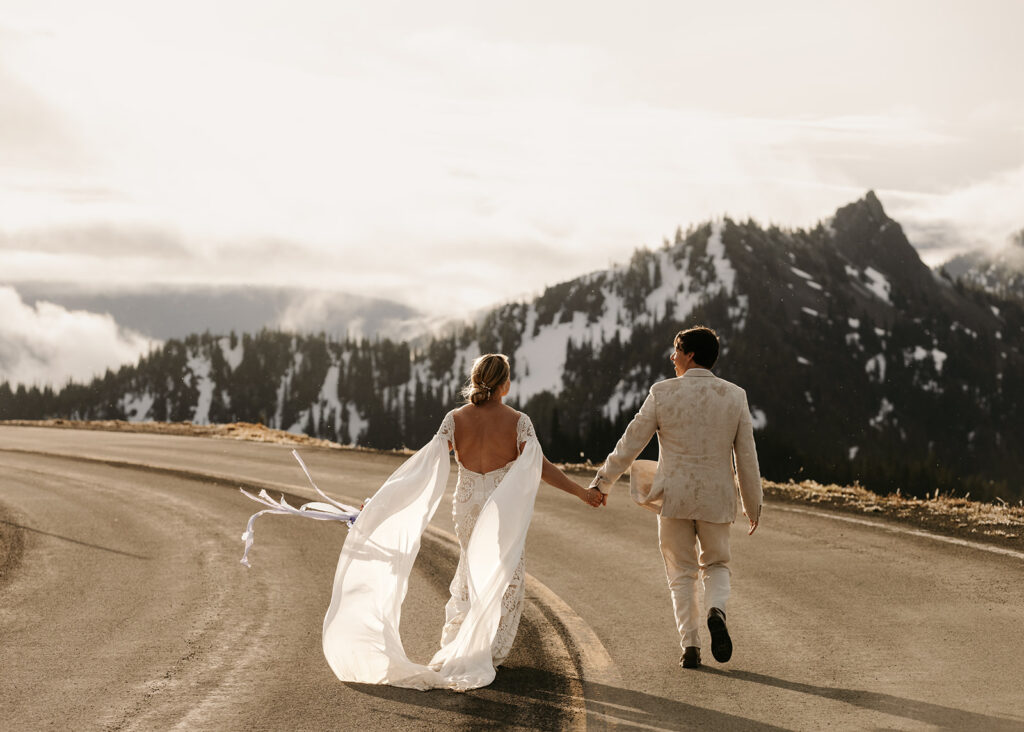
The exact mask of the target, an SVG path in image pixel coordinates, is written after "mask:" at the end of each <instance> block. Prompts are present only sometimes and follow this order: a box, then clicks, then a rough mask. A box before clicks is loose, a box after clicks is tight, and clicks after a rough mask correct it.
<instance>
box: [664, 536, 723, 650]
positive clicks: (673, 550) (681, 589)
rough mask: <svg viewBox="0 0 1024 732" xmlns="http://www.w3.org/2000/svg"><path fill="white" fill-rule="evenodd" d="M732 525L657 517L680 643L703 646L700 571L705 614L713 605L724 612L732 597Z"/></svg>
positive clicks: (684, 645)
mask: <svg viewBox="0 0 1024 732" xmlns="http://www.w3.org/2000/svg"><path fill="white" fill-rule="evenodd" d="M731 526H732V524H715V523H711V522H709V521H698V520H695V519H676V518H667V517H665V516H658V542H659V544H660V545H661V555H662V557H664V559H665V574H666V576H667V577H668V589H669V592H670V593H671V595H672V607H673V609H674V610H675V614H676V627H677V628H678V629H679V636H680V645H681V646H682V647H683V648H686V647H687V646H697V647H698V648H699V647H700V637H699V635H698V633H697V631H698V629H699V628H700V626H701V617H702V616H701V612H700V598H699V597H698V594H697V573H698V570H700V578H701V583H702V584H703V586H704V605H705V615H706V614H707V611H708V610H710V609H711V608H713V607H717V608H719V609H721V610H722V612H725V603H726V601H728V599H729V579H730V573H731V570H730V569H729V558H730V554H729V531H730V528H731Z"/></svg>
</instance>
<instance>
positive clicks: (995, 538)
mask: <svg viewBox="0 0 1024 732" xmlns="http://www.w3.org/2000/svg"><path fill="white" fill-rule="evenodd" d="M0 424H2V425H11V426H21V427H52V428H59V429H87V430H104V431H110V432H150V433H157V434H165V435H186V436H192V437H211V438H215V439H228V440H247V441H253V442H272V443H276V444H284V445H305V446H311V447H322V448H327V449H333V450H349V451H353V452H366V453H377V454H380V453H389V454H406V455H409V454H412V450H409V449H405V450H375V449H371V448H363V447H352V446H348V445H340V444H338V443H336V442H331V441H330V440H321V439H317V438H315V437H309V436H307V435H297V434H292V433H290V432H285V431H283V430H275V429H270V428H268V427H265V426H263V425H261V424H252V423H248V422H233V423H231V424H211V425H198V424H192V423H191V422H126V421H123V420H101V421H91V422H81V421H74V420H65V419H52V420H39V421H33V420H0ZM561 467H562V468H563V469H565V470H566V471H567V472H570V473H573V474H575V475H579V476H586V475H588V474H590V473H592V472H593V471H594V470H595V468H596V466H594V465H589V464H567V465H562V466H561ZM762 482H763V485H764V490H765V496H766V498H768V499H770V500H776V501H781V502H785V503H790V504H797V505H804V506H812V507H817V508H822V509H827V510H833V511H838V512H842V513H847V514H855V515H860V516H868V517H871V516H873V517H877V518H882V519H888V520H893V521H899V522H901V523H905V524H909V525H912V526H915V527H918V528H922V529H926V530H928V531H934V532H936V533H939V534H945V535H947V536H955V537H957V538H961V539H970V540H974V541H983V542H988V543H991V544H996V545H999V546H1006V547H1010V548H1014V549H1024V502H1022V503H1019V504H1017V505H1012V504H998V503H982V502H980V501H972V500H970V499H968V498H959V497H954V496H945V495H935V496H933V497H931V498H928V499H920V498H913V497H907V496H903V495H901V494H899V493H897V494H894V495H884V496H883V495H878V494H876V493H873V492H871V491H869V490H867V489H866V488H863V487H861V486H859V485H853V486H839V485H834V484H822V483H817V482H816V481H813V480H805V481H802V482H800V483H796V482H793V481H790V482H788V483H776V482H772V481H768V480H765V481H762ZM0 518H3V517H2V516H0ZM4 528H10V526H7V527H5V526H4V524H3V523H2V522H0V556H2V555H3V554H5V553H7V552H11V551H13V552H15V553H16V552H17V547H16V546H14V545H12V544H10V543H9V542H7V541H6V540H7V539H11V538H12V537H10V536H5V533H6V532H4ZM14 541H15V542H16V539H15V540H14ZM10 558H13V557H9V559H10ZM2 564H3V563H2V562H0V566H2ZM0 582H2V576H0Z"/></svg>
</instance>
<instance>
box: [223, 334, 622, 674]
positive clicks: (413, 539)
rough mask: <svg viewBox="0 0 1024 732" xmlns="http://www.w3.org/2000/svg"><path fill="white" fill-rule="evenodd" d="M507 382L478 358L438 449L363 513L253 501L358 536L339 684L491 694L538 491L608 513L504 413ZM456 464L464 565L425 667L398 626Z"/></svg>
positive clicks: (340, 593)
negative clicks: (546, 488)
mask: <svg viewBox="0 0 1024 732" xmlns="http://www.w3.org/2000/svg"><path fill="white" fill-rule="evenodd" d="M509 377H510V368H509V361H508V358H507V357H506V356H504V355H502V354H487V355H484V356H481V357H479V358H478V359H477V360H476V361H475V362H474V363H473V368H472V372H471V374H470V380H469V385H468V386H467V387H466V388H465V389H464V390H463V396H464V397H465V398H466V400H467V403H466V404H465V405H464V406H462V407H460V408H458V409H455V410H452V411H451V412H449V413H448V414H446V415H445V417H444V419H443V420H442V422H441V426H440V429H439V430H438V432H437V434H436V435H435V437H434V439H433V440H431V441H430V442H429V443H428V444H427V445H426V446H424V447H423V448H422V449H421V450H420V451H419V452H417V453H416V454H415V455H413V456H412V457H411V458H409V459H408V460H407V461H406V462H405V463H403V464H402V465H401V466H400V467H399V468H398V470H396V471H395V472H394V473H393V474H392V475H391V477H390V478H388V480H387V481H385V483H384V485H383V486H381V488H380V489H379V490H378V491H377V493H376V494H375V495H374V496H373V498H371V499H370V500H369V501H367V502H366V504H365V506H364V507H363V509H362V511H356V510H354V509H352V508H351V507H348V506H345V505H344V504H339V503H337V502H335V501H333V500H331V499H330V498H327V496H324V497H325V498H327V500H329V501H331V502H330V503H329V504H325V503H319V502H317V503H311V504H306V505H305V506H303V507H302V508H300V509H293V508H292V507H291V506H288V505H287V504H286V503H284V501H283V499H282V500H281V502H280V503H275V502H273V501H272V500H270V499H269V497H268V496H265V494H263V493H261V498H260V499H256V500H259V501H260V502H262V503H265V504H267V505H270V506H271V507H272V508H271V509H270V510H269V511H265V512H271V513H297V514H301V515H306V516H309V517H310V518H321V519H331V518H333V519H341V520H346V521H349V522H350V524H351V528H350V530H349V536H348V538H347V539H346V541H345V544H344V546H343V547H342V550H341V557H340V558H339V560H338V568H337V571H336V572H335V577H334V592H333V595H332V597H331V604H330V607H329V609H328V610H327V615H326V617H325V618H324V628H323V650H324V655H325V656H326V658H327V662H328V664H329V665H330V666H331V669H332V670H333V671H334V673H335V675H337V677H338V678H339V679H341V680H342V681H354V682H361V683H369V684H390V685H392V686H403V687H407V688H412V689H432V688H447V689H456V690H465V689H474V688H477V687H480V686H486V685H487V684H489V683H491V681H493V680H494V676H495V667H496V666H498V665H499V664H501V662H502V661H504V659H505V657H506V656H507V655H508V653H509V650H510V649H511V647H512V641H513V639H514V638H515V635H516V630H517V629H518V626H519V618H520V615H521V614H522V610H523V596H524V592H525V587H524V577H525V570H524V565H523V547H524V544H525V541H526V533H527V529H528V528H529V525H530V519H531V517H532V515H533V504H534V499H535V497H536V494H537V488H538V486H539V483H540V481H541V480H543V481H544V482H546V483H549V484H550V485H552V486H554V487H556V488H560V489H561V490H564V491H566V492H567V493H571V494H573V495H575V496H577V497H579V498H580V499H581V500H583V501H584V502H585V503H587V504H589V505H591V506H594V507H597V506H600V505H601V503H602V496H601V493H600V492H599V491H597V490H596V489H589V490H588V489H584V488H582V487H581V486H579V485H577V484H576V483H575V482H573V481H572V480H570V479H569V478H568V477H567V476H566V475H565V474H564V473H563V472H562V471H561V470H559V469H558V468H557V467H556V466H555V465H553V464H552V463H551V462H549V461H548V460H547V459H546V458H545V457H544V455H543V453H542V451H541V448H540V445H539V443H538V442H537V437H536V434H535V433H534V430H533V424H532V423H531V422H530V418H529V417H527V416H526V415H525V414H522V413H520V412H517V411H515V410H514V409H512V408H511V407H509V406H508V405H506V404H504V403H503V402H502V399H503V397H505V396H506V395H507V394H508V392H509V389H510V388H511V382H510V378H509ZM450 452H454V454H455V461H456V463H457V465H458V470H459V473H458V482H457V484H456V487H455V498H454V501H453V515H454V518H455V533H456V535H457V537H458V540H459V547H460V552H459V563H458V567H457V568H456V570H455V577H454V578H453V579H452V582H451V586H450V590H451V598H450V599H449V601H448V604H447V605H446V607H445V625H444V629H443V630H442V633H441V648H440V650H439V651H438V652H437V653H436V654H434V657H433V658H432V659H431V660H430V662H429V663H428V664H426V665H423V664H418V663H415V662H413V661H411V660H410V659H409V658H408V656H406V654H405V650H404V648H403V646H402V639H401V637H400V636H399V632H398V628H399V620H400V617H401V608H402V601H403V600H404V599H405V593H406V590H407V589H408V583H409V574H410V572H411V571H412V565H413V562H414V560H415V559H416V554H417V553H418V551H419V546H420V538H421V536H422V534H423V531H424V530H425V529H426V526H427V523H428V522H429V521H430V518H431V517H432V516H433V515H434V512H435V511H436V510H437V506H438V504H439V503H440V500H441V496H442V495H443V494H444V491H445V486H446V484H447V482H448V472H449V467H450V461H449V453H450ZM300 463H301V461H300ZM303 468H304V469H305V467H304V466H303ZM307 474H308V473H307ZM315 487H316V486H315V484H314V488H315ZM317 492H320V491H319V489H318V488H317ZM247 495H248V494H247ZM321 495H323V494H322V493H321ZM250 497H252V496H250ZM261 499H262V500H261ZM265 512H264V511H261V512H260V513H258V514H256V515H254V516H253V517H252V518H251V519H250V521H249V526H248V528H247V530H246V533H245V534H244V535H243V538H244V539H245V540H246V553H248V549H249V546H250V545H251V543H252V524H253V521H254V520H255V518H256V517H257V516H259V515H260V514H262V513H265ZM242 561H243V564H247V561H246V560H245V559H244V558H243V560H242Z"/></svg>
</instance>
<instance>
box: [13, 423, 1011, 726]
mask: <svg viewBox="0 0 1024 732" xmlns="http://www.w3.org/2000/svg"><path fill="white" fill-rule="evenodd" d="M39 453H46V454H45V455H40V454H39ZM288 453H289V448H286V447H282V446H278V445H263V444H254V443H242V442H233V441H228V440H211V439H200V438H187V437H168V436H160V435H149V434H120V433H107V432H85V431H71V430H55V429H41V428H13V427H0V567H2V568H3V569H2V570H0V571H2V574H0V670H2V672H0V720H3V722H0V727H3V728H4V729H8V728H9V729H19V730H20V729H171V728H181V729H211V730H214V729H216V730H236V729H237V730H242V729H245V730H249V729H359V728H362V729H386V728H393V729H437V728H439V727H449V728H452V729H463V728H466V729H468V728H487V727H517V726H518V727H537V728H550V729H554V728H582V727H583V726H586V727H588V728H592V729H597V728H609V727H611V728H622V729H668V730H677V729H691V728H698V729H741V730H742V729H806V730H816V729H822V728H826V727H828V728H834V729H989V730H1004V729H1005V730H1009V729H1013V730H1024V692H1022V691H1021V689H1022V688H1024V670H1022V669H1024V634H1022V633H1021V632H1020V628H1021V624H1022V620H1024V581H1022V580H1024V561H1022V559H1021V558H1019V557H1013V556H1006V555H999V554H993V553H988V552H984V551H980V550H977V549H973V548H968V547H960V546H954V545H949V544H945V543H942V542H938V541H934V540H931V539H928V538H924V537H920V536H913V535H909V534H899V533H894V532H891V531H882V530H879V529H878V528H877V527H872V526H862V525H858V524H851V523H848V522H843V521H839V520H836V519H834V518H831V517H829V516H828V515H819V514H805V513H795V512H792V511H789V510H786V507H784V506H775V505H769V506H768V507H767V508H766V510H765V516H764V522H763V525H762V527H761V528H760V529H759V530H758V533H757V534H756V535H755V536H754V537H747V536H746V535H745V533H744V532H743V531H742V530H741V528H740V527H739V526H738V525H737V528H736V532H735V535H734V542H733V548H734V564H735V569H734V577H733V587H734V590H733V601H732V603H731V606H730V608H729V622H730V628H731V630H732V633H733V638H734V641H735V643H736V652H735V654H734V656H733V660H732V661H731V662H730V663H729V664H727V665H725V666H719V665H717V664H715V663H714V662H713V661H710V659H708V661H709V662H708V663H707V664H706V665H705V667H704V668H702V669H700V670H696V671H683V670H682V669H680V668H678V667H677V666H676V662H677V660H678V656H679V650H678V646H677V645H676V636H675V630H674V627H673V624H672V618H671V606H670V603H669V600H668V595H667V591H666V589H665V586H664V578H663V569H662V565H661V559H660V555H659V553H658V551H657V541H656V533H657V532H656V524H655V521H654V516H653V515H652V514H649V513H647V512H645V511H642V510H640V509H637V508H635V507H632V506H630V505H627V504H628V501H627V499H626V498H625V495H624V492H623V493H619V494H616V495H614V496H613V498H612V504H611V506H609V507H608V508H607V509H601V510H598V511H595V510H592V509H588V508H587V507H586V506H584V505H583V504H582V503H580V502H578V501H576V500H575V499H572V498H570V497H568V496H566V495H565V494H562V493H560V492H559V491H556V490H554V489H550V488H548V487H546V486H545V487H542V489H541V492H540V494H539V497H538V501H537V511H536V514H535V518H534V522H533V525H532V527H531V530H530V537H529V541H528V545H527V569H528V571H529V572H530V573H531V574H532V575H533V576H534V578H535V579H536V580H538V581H539V583H542V584H543V586H546V587H547V588H550V590H552V591H553V592H555V593H557V595H558V596H559V597H560V599H561V601H564V603H565V605H559V604H558V602H557V600H558V598H554V599H552V597H551V596H550V595H545V594H544V592H543V589H544V587H543V586H542V585H541V584H538V583H536V582H535V584H534V586H533V588H532V589H531V593H530V594H531V596H533V597H534V598H535V600H534V602H532V603H531V604H530V607H529V608H528V610H527V613H526V615H525V620H524V625H523V628H522V630H521V634H520V637H519V638H517V641H516V647H515V649H514V651H513V655H512V657H511V658H510V659H509V663H508V667H507V668H502V669H501V670H499V674H498V678H497V679H496V681H495V683H494V684H493V685H492V686H491V687H488V688H487V689H482V690H477V691H474V692H469V693H466V694H454V693H449V692H443V691H434V692H427V693H421V692H413V691H406V690H401V689H390V688H377V687H368V686H363V685H357V684H342V683H340V682H338V681H337V680H336V679H335V678H334V677H333V675H332V674H331V672H330V670H329V669H328V668H327V666H326V663H325V662H324V661H323V659H322V657H321V655H320V649H319V640H320V638H319V631H320V623H321V619H322V615H323V612H324V609H325V608H326V604H327V602H328V600H329V592H330V583H331V579H332V577H333V572H334V564H335V561H336V559H337V554H338V550H339V548H340V546H341V543H342V542H343V540H344V535H345V530H344V529H343V528H342V527H340V526H337V525H334V524H322V523H319V522H312V521H303V520H300V519H293V518H291V517H277V516H271V517H265V518H263V519H260V523H258V524H257V537H258V538H257V543H256V547H255V548H254V550H253V553H252V555H251V557H252V560H253V565H254V568H253V569H252V570H249V571H246V570H245V569H244V568H242V567H241V566H240V565H239V564H238V558H239V557H240V554H241V549H242V543H241V541H240V540H239V538H238V537H239V535H240V533H241V531H242V529H243V528H244V522H245V520H246V518H247V517H248V515H249V514H250V513H251V512H252V510H253V509H254V506H255V504H250V503H249V502H248V501H246V500H245V499H244V498H243V497H241V496H240V495H239V494H238V492H237V490H235V489H234V488H233V487H232V485H233V484H234V483H236V482H253V483H264V484H266V483H270V484H282V485H291V486H294V487H295V492H296V493H298V494H304V493H305V490H304V488H303V483H304V479H303V478H302V476H301V473H299V471H298V470H297V468H296V467H295V466H294V462H293V461H292V459H291V457H290V456H289V454H288ZM303 455H304V457H305V458H306V461H307V463H308V464H309V466H310V469H311V470H312V471H313V474H314V476H316V477H317V478H318V482H319V483H320V485H321V487H323V488H325V489H327V490H328V491H329V492H332V493H334V494H335V495H337V496H339V497H342V496H343V497H347V498H349V499H352V500H358V499H360V498H362V497H363V496H365V495H369V494H371V493H372V491H373V489H374V487H375V486H377V485H379V484H380V482H381V481H382V480H383V478H385V477H386V476H387V475H388V474H389V473H390V471H391V470H393V469H394V468H395V467H396V466H397V465H398V464H399V463H400V458H396V457H394V456H390V455H378V454H373V453H353V452H347V451H346V452H342V451H330V450H318V449H305V450H303ZM58 456H62V457H58ZM82 458H88V460H83V459H82ZM103 460H105V461H109V462H108V463H104V462H98V461H103ZM123 463H143V464H145V465H148V466H151V467H153V466H155V467H158V468H165V469H167V470H166V471H165V472H154V471H153V470H152V469H142V468H138V467H126V466H125V465H123ZM182 470H185V471H191V472H192V475H187V474H183V473H181V472H180V471H182ZM210 475H212V476H221V478H217V477H214V478H210V477H204V476H210ZM222 478H226V480H225V479H222ZM581 480H582V478H581ZM450 487H451V486H450ZM449 505H450V502H448V501H446V502H445V503H444V504H442V509H441V510H439V515H438V516H437V517H436V518H435V524H436V525H437V527H438V528H439V529H440V530H441V531H445V530H447V531H450V530H451V517H450V513H449V510H448V506H449ZM424 546H425V548H424V551H423V552H421V557H420V560H419V561H418V562H417V569H416V571H415V573H414V576H413V579H412V582H411V587H410V594H409V598H408V600H407V601H406V607H405V612H404V613H403V638H404V639H405V642H406V648H407V651H408V652H409V653H410V655H411V656H412V657H414V658H422V659H425V658H427V657H429V656H430V655H431V653H432V652H433V650H434V648H435V646H436V639H437V634H438V631H439V629H440V624H441V620H442V616H443V613H442V606H443V602H444V599H445V594H446V592H445V590H446V585H447V581H448V578H449V577H450V574H451V572H452V569H453V568H454V561H453V557H452V556H451V554H450V552H449V551H448V550H447V549H446V548H445V547H444V544H443V543H439V542H438V541H435V540H434V539H431V540H430V541H429V542H427V543H426V544H425V545H424ZM569 608H571V610H570V609H569ZM553 609H554V610H553ZM555 610H557V611H558V612H560V613H561V615H559V614H557V613H555V612H554V611H555ZM603 664H611V665H603ZM581 675H582V678H581Z"/></svg>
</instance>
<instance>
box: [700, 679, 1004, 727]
mask: <svg viewBox="0 0 1024 732" xmlns="http://www.w3.org/2000/svg"><path fill="white" fill-rule="evenodd" d="M701 669H702V670H703V671H704V672H705V673H709V674H714V675H716V676H725V677H727V678H731V679H739V680H740V681H749V682H751V683H754V684H764V685H765V686H774V687H776V688H778V689H786V690H787V691H796V692H800V693H802V694H811V695H813V696H820V697H822V698H824V699H832V700H834V701H839V702H844V703H846V704H852V705H853V706H857V707H861V708H862V709H870V710H872V711H875V712H881V713H883V714H888V715H891V716H893V717H903V718H904V719H911V720H914V721H917V722H923V723H925V724H930V725H934V726H935V728H936V729H956V730H961V729H984V730H990V731H992V732H1003V731H1004V730H1005V732H1010V731H1011V730H1012V731H1013V732H1021V730H1022V729H1024V722H1022V720H1019V719H1008V718H1006V717H994V716H991V715H988V714H980V713H978V712H968V711H965V710H963V709H955V708H953V707H944V706H942V705H941V704H932V703H930V702H923V701H917V700H916V699H906V698H904V697H901V696H893V695H892V694H881V693H879V692H877V691H863V690H860V689H842V688H838V687H833V686H815V685H814V684H803V683H800V682H797V681H786V680H785V679H779V678H775V677H774V676H767V675H765V674H759V673H754V672H753V671H742V670H739V671H726V670H722V669H717V668H710V667H707V666H702V667H701Z"/></svg>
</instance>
